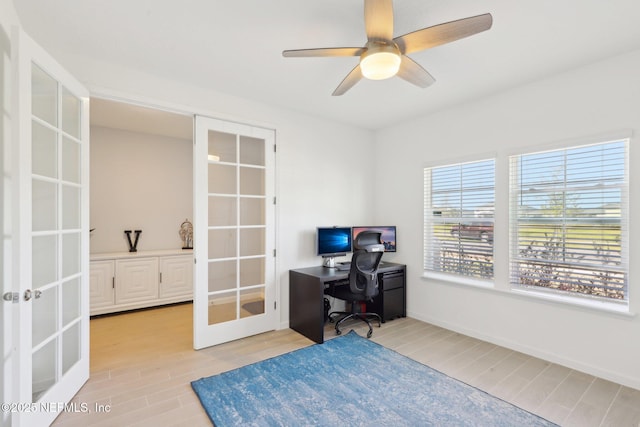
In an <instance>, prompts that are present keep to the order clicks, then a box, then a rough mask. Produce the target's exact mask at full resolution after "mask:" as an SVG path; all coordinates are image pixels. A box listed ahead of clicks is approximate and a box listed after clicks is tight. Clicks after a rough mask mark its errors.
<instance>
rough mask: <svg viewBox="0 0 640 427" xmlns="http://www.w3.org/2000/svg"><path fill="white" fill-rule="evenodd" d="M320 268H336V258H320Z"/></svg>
mask: <svg viewBox="0 0 640 427" xmlns="http://www.w3.org/2000/svg"><path fill="white" fill-rule="evenodd" d="M322 259H323V261H322V266H323V267H327V268H336V257H334V256H328V257H323V258H322Z"/></svg>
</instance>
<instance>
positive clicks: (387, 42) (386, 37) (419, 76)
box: [282, 0, 493, 96]
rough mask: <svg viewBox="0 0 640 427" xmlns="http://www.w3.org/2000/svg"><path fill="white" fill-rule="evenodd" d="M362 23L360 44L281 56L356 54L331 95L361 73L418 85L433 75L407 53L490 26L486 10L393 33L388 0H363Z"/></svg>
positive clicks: (339, 92) (428, 82)
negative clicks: (363, 35) (355, 62)
mask: <svg viewBox="0 0 640 427" xmlns="http://www.w3.org/2000/svg"><path fill="white" fill-rule="evenodd" d="M364 23H365V30H366V33H367V43H366V44H365V45H364V47H330V48H317V49H295V50H285V51H283V52H282V56H284V57H316V56H318V57H319V56H359V57H360V63H359V64H358V65H356V67H355V68H354V69H353V70H351V72H350V73H349V74H348V75H347V77H345V78H344V80H342V83H340V84H339V85H338V87H337V88H336V90H334V91H333V94H332V95H333V96H339V95H342V94H344V93H345V92H346V91H348V90H349V89H351V88H352V87H353V86H354V85H355V84H356V83H358V82H359V81H360V79H362V78H363V77H365V78H368V79H371V80H382V79H387V78H389V77H393V76H395V75H397V76H398V77H400V78H402V79H404V80H406V81H408V82H409V83H413V84H414V85H416V86H419V87H423V88H424V87H427V86H430V85H431V84H433V83H434V82H435V79H434V78H433V76H431V74H429V72H428V71H427V70H425V69H424V68H422V66H420V65H419V64H418V63H417V62H415V61H414V60H413V59H411V58H409V57H408V56H407V55H408V54H410V53H413V52H418V51H420V50H425V49H429V48H432V47H436V46H440V45H442V44H445V43H450V42H452V41H456V40H459V39H462V38H464V37H469V36H472V35H474V34H477V33H480V32H482V31H486V30H488V29H489V28H491V24H492V23H493V18H492V16H491V14H490V13H485V14H484V15H478V16H472V17H470V18H464V19H459V20H457V21H451V22H446V23H444V24H439V25H434V26H433V27H427V28H423V29H421V30H417V31H414V32H412V33H408V34H405V35H403V36H399V37H396V38H394V37H393V4H392V0H365V1H364Z"/></svg>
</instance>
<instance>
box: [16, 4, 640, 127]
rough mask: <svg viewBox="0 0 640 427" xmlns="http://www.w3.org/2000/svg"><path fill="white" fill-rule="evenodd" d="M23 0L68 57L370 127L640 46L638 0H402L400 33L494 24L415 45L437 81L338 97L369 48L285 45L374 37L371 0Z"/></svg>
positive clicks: (375, 86)
mask: <svg viewBox="0 0 640 427" xmlns="http://www.w3.org/2000/svg"><path fill="white" fill-rule="evenodd" d="M14 3H15V7H16V10H17V11H18V14H19V16H20V19H21V21H22V25H23V27H24V28H25V30H26V31H27V32H28V33H29V34H30V35H31V36H32V37H33V38H34V39H35V40H36V41H37V42H38V43H40V44H41V45H42V46H43V47H44V48H45V49H47V50H48V51H49V52H50V53H51V54H52V55H53V56H54V57H57V58H58V59H60V60H61V61H62V62H63V65H64V58H65V57H68V56H71V55H73V56H76V55H81V56H83V57H87V58H89V59H92V60H95V61H107V62H111V63H115V64H118V65H121V66H125V67H130V68H133V69H137V70H140V71H145V72H148V73H152V74H155V75H158V76H161V77H165V78H170V79H173V80H180V81H185V82H187V83H189V84H192V85H196V86H201V87H206V88H210V89H213V90H216V91H219V92H223V93H227V94H231V95H235V96H239V97H242V98H246V99H250V100H256V101H260V102H264V103H266V104H269V105H274V106H279V107H284V108H288V109H292V110H298V111H302V112H306V113H309V114H313V115H316V116H321V117H326V118H331V119H335V120H338V121H341V122H345V123H350V124H353V125H356V126H359V127H363V128H368V129H379V128H383V127H385V126H388V125H391V124H394V123H397V122H401V121H403V120H406V119H411V118H415V117H418V116H421V115H424V114H427V113H430V112H434V111H436V110H439V109H443V108H447V107H450V106H452V105H456V104H460V103H464V102H468V101H470V100H473V99H475V98H478V97H483V96H487V95H489V94H491V93H495V92H499V91H503V90H508V89H509V88H512V87H515V86H518V85H521V84H524V83H527V82H530V81H533V80H537V79H541V78H545V77H547V76H550V75H553V74H556V73H559V72H562V71H565V70H569V69H571V68H575V67H579V66H582V65H585V64H589V63H592V62H595V61H598V60H600V59H603V58H607V57H610V56H614V55H618V54H621V53H624V52H628V51H631V50H635V49H639V48H640V1H638V0H606V1H605V0H564V1H562V0H535V1H533V0H485V1H477V0H449V1H442V0H396V1H395V2H394V15H395V30H394V35H395V36H398V35H402V34H405V33H408V32H411V31H414V30H417V29H420V28H423V27H428V26H432V25H436V24H439V23H442V22H447V21H451V20H455V19H460V18H466V17H469V16H474V15H479V14H482V13H487V12H488V13H491V14H492V15H493V27H492V28H491V29H490V30H489V31H486V32H483V33H480V34H477V35H475V36H472V37H469V38H466V39H462V40H459V41H456V42H453V43H450V44H446V45H443V46H439V47H436V48H433V49H430V50H427V51H423V52H418V53H415V54H412V55H411V57H412V58H413V59H414V60H416V61H417V62H418V63H420V64H421V65H422V66H423V67H424V68H426V69H427V70H428V71H429V72H430V73H431V74H432V75H433V76H434V77H435V78H436V83H435V84H434V85H432V86H431V87H429V88H426V89H420V88H418V87H415V86H412V85H410V84H409V83H407V82H405V81H403V80H401V79H399V78H392V79H389V80H385V81H367V80H363V81H361V82H360V83H358V84H357V85H356V86H355V87H354V88H352V89H351V90H350V91H349V92H347V93H346V94H345V95H343V96H341V97H332V96H331V93H332V92H333V90H334V89H335V88H336V86H337V85H338V84H339V83H340V82H341V81H342V79H343V78H344V77H345V76H346V74H347V73H348V72H349V71H350V70H351V69H352V68H353V67H354V66H355V65H356V64H357V58H349V57H347V58H344V57H342V58H283V57H282V55H281V53H282V50H285V49H299V48H313V47H341V46H362V45H364V43H365V41H366V40H365V35H364V22H363V1H362V0H269V1H265V0H235V1H231V0H182V1H175V0H134V1H132V0H107V1H87V0H64V1H51V0H14ZM71 71H72V72H73V69H71ZM585 90H588V88H585Z"/></svg>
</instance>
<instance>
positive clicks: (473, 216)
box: [424, 159, 495, 279]
mask: <svg viewBox="0 0 640 427" xmlns="http://www.w3.org/2000/svg"><path fill="white" fill-rule="evenodd" d="M494 199H495V161H494V160H493V159H491V160H482V161H476V162H469V163H458V164H452V165H446V166H441V167H432V168H425V169H424V219H425V221H424V230H425V238H424V269H425V271H434V272H439V273H449V274H456V275H462V276H469V277H474V278H479V279H493V226H494V219H493V218H494V215H493V214H494Z"/></svg>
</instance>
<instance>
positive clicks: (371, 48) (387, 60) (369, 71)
mask: <svg viewBox="0 0 640 427" xmlns="http://www.w3.org/2000/svg"><path fill="white" fill-rule="evenodd" d="M365 48H366V50H365V51H364V52H363V53H362V55H360V69H361V71H362V75H363V76H364V77H366V78H368V79H371V80H384V79H388V78H390V77H393V76H395V75H396V74H397V73H398V70H399V69H400V63H401V62H402V58H401V56H400V49H399V48H398V45H396V44H395V43H394V42H392V41H384V40H382V41H380V40H370V41H368V42H367V44H366V46H365Z"/></svg>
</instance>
